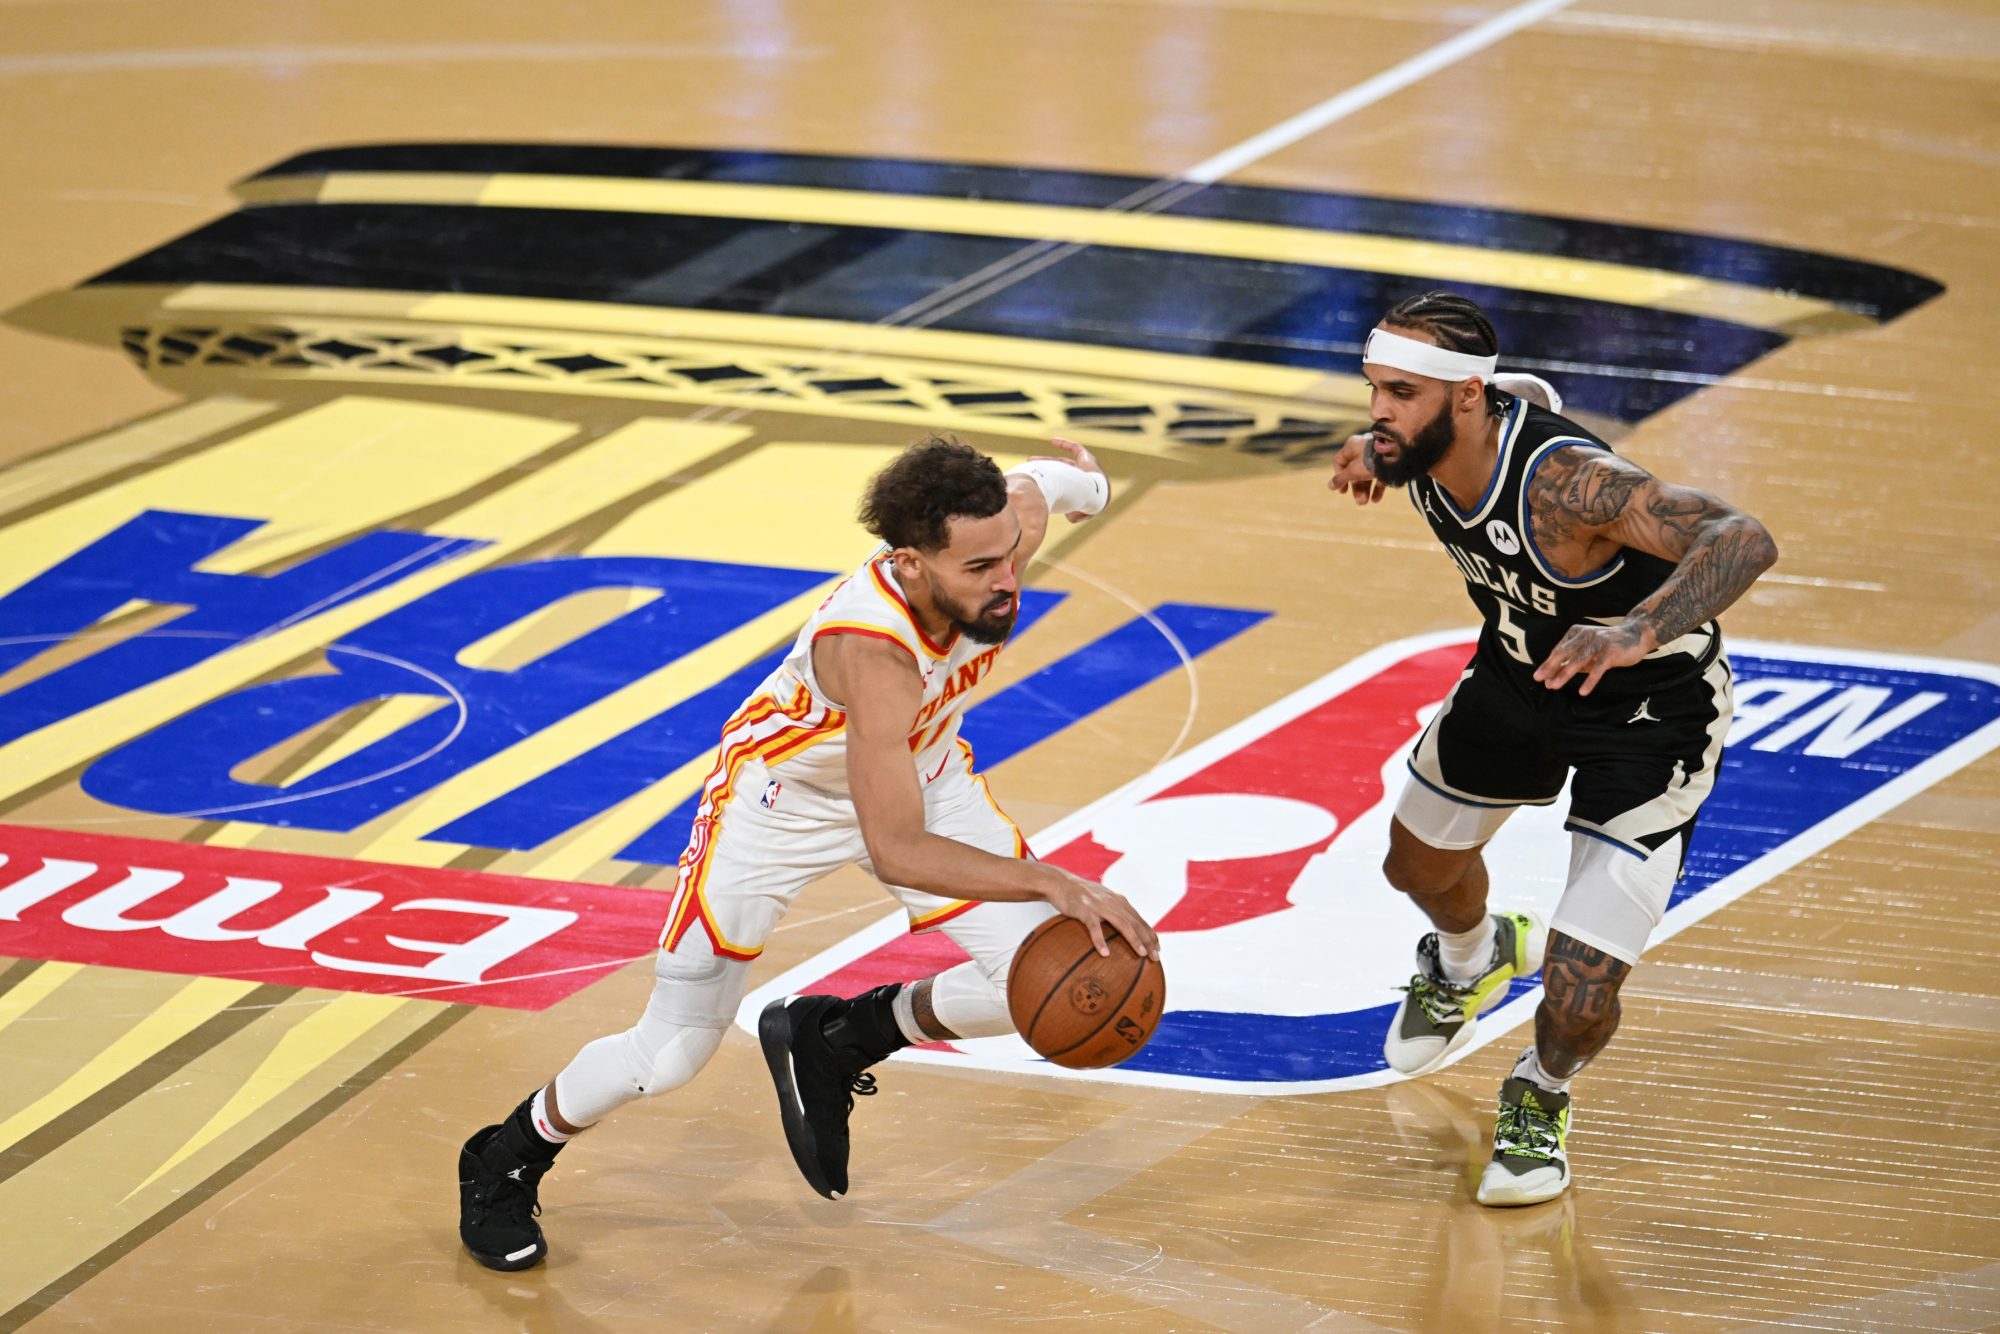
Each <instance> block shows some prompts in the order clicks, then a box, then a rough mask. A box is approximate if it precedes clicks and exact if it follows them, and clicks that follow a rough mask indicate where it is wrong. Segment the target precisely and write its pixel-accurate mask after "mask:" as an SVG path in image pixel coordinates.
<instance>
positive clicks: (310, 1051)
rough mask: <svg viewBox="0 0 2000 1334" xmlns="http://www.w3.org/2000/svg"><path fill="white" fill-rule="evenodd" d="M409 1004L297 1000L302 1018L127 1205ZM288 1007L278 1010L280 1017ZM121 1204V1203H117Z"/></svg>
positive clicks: (374, 999)
mask: <svg viewBox="0 0 2000 1334" xmlns="http://www.w3.org/2000/svg"><path fill="white" fill-rule="evenodd" d="M408 1003H409V1002H408V1001H407V1000H406V999H405V998H404V997H401V996H369V995H361V994H358V993H350V994H346V995H341V996H336V997H335V998H334V999H333V1000H331V1001H328V1002H326V1003H324V1004H321V1003H319V1002H318V1001H312V1000H307V1001H300V1002H295V1005H296V1004H303V1005H306V1006H309V1007H310V1008H309V1009H308V1010H307V1013H306V1016H305V1017H304V1018H303V1019H301V1020H299V1022H298V1023H297V1024H295V1025H293V1027H292V1029H291V1031H290V1032H288V1033H286V1034H285V1035H284V1036H283V1037H282V1038H279V1039H278V1043H277V1045H276V1046H275V1047H273V1048H272V1049H271V1052H270V1054H269V1055H268V1056H266V1057H265V1058H264V1060H263V1062H262V1064H260V1065H259V1066H258V1067H257V1069H256V1070H255V1071H254V1072H252V1073H251V1074H250V1075H248V1076H246V1077H245V1078H244V1080H243V1082H242V1083H241V1084H239V1085H238V1086H237V1088H236V1091H235V1092H234V1093H233V1094H231V1095H230V1097H229V1100H228V1101H227V1102H225V1103H224V1104H223V1105H222V1106H221V1107H218V1108H217V1109H216V1111H215V1114H214V1115H213V1116H211V1117H209V1118H208V1121H207V1123H206V1124H205V1125H203V1126H202V1127H201V1129H199V1130H197V1131H196V1132H195V1133H194V1134H193V1135H191V1136H189V1137H188V1140H187V1142H186V1143H184V1144H182V1145H181V1146H180V1147H179V1148H178V1149H176V1150H174V1152H173V1153H172V1155H170V1156H169V1157H168V1158H167V1160H166V1161H165V1162H163V1163H161V1164H160V1165H159V1166H158V1167H156V1168H154V1169H153V1171H152V1174H151V1175H150V1176H148V1177H147V1178H146V1179H145V1180H144V1181H141V1182H140V1183H139V1184H138V1185H136V1186H134V1187H132V1189H131V1190H129V1191H127V1192H126V1193H125V1199H127V1200H129V1199H131V1198H132V1197H133V1196H134V1195H137V1194H138V1193H139V1192H140V1191H142V1190H144V1189H145V1188H146V1187H148V1186H150V1185H152V1184H153V1183H154V1182H155V1181H158V1180H159V1179H160V1178H161V1177H163V1176H165V1175H166V1174H167V1173H169V1172H171V1171H173V1170H174V1169H175V1168H176V1167H179V1166H180V1165H181V1164H182V1163H184V1162H186V1161H187V1160H188V1159H189V1158H192V1157H193V1156H194V1155H195V1154H197V1153H199V1152H201V1150H203V1149H205V1148H207V1147H208V1146H209V1145H210V1144H213V1143H214V1142H215V1141H216V1140H218V1139H220V1138H221V1137H222V1136H224V1135H226V1134H228V1133H229V1132H230V1131H231V1130H234V1129H235V1128H236V1127H237V1126H239V1125H241V1124H242V1123H243V1122H244V1121H245V1120H247V1119H249V1117H251V1116H252V1115H253V1114H255V1113H256V1112H257V1110H258V1109H259V1108H262V1107H263V1106H265V1105H266V1104H267V1103H269V1102H270V1101H271V1100H272V1099H273V1098H276V1097H278V1096H279V1095H280V1094H282V1093H284V1092H285V1091H286V1090H288V1089H290V1088H291V1087H292V1086H293V1085H294V1084H296V1083H298V1082H299V1081H300V1080H301V1079H304V1078H306V1077H307V1076H309V1075H311V1074H312V1073H313V1072H314V1071H315V1070H317V1069H319V1068H320V1066H322V1065H324V1064H325V1063H326V1062H327V1061H329V1060H331V1059H333V1057H334V1055H335V1054H336V1053H337V1052H339V1051H341V1050H342V1049H343V1048H345V1047H348V1046H350V1045H352V1044H353V1043H354V1042H356V1041H357V1040H359V1039H360V1038H361V1036H362V1035H363V1034H365V1033H367V1032H368V1031H369V1030H371V1029H373V1028H374V1027H375V1026H376V1025H378V1024H380V1023H381V1022H382V1021H383V1020H384V1019H387V1018H388V1017H389V1016H390V1015H392V1014H394V1013H395V1012H396V1011H397V1010H399V1009H401V1008H402V1007H403V1006H404V1005H406V1004H408ZM288 1008H293V1007H291V1006H281V1007H280V1008H279V1009H278V1010H277V1011H276V1014H278V1015H283V1014H284V1013H285V1010H286V1009H288ZM120 1202H121V1203H123V1201H120Z"/></svg>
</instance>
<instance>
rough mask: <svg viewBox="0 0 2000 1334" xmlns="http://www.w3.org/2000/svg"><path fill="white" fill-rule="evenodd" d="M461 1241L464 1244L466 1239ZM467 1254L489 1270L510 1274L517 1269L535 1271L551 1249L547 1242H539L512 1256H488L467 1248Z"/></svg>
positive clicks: (482, 1252)
mask: <svg viewBox="0 0 2000 1334" xmlns="http://www.w3.org/2000/svg"><path fill="white" fill-rule="evenodd" d="M459 1240H460V1241H461V1242H463V1241H464V1240H465V1239H464V1238H463V1237H461V1238H459ZM465 1253H466V1254H467V1255H469V1256H471V1257H472V1258H473V1259H475V1260H477V1261H479V1263H481V1264H483V1265H485V1266H486V1267H487V1268H488V1269H497V1270H499V1271H500V1272H502V1273H503V1274H510V1273H512V1272H514V1271H515V1270H517V1269H533V1268H534V1267H535V1266H536V1265H538V1264H540V1263H541V1262H542V1257H544V1256H546V1255H547V1254H548V1253H549V1247H548V1243H547V1242H541V1241H538V1242H536V1243H535V1244H534V1245H532V1246H527V1247H523V1248H522V1249H521V1250H518V1251H515V1252H514V1253H513V1254H511V1255H488V1254H486V1253H485V1252H484V1251H475V1250H473V1249H472V1247H470V1246H467V1247H466V1248H465Z"/></svg>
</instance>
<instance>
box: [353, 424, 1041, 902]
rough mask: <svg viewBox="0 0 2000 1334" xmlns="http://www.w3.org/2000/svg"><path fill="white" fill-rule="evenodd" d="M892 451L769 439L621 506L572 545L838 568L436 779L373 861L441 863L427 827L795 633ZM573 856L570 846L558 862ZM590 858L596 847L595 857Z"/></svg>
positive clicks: (861, 542) (845, 564)
mask: <svg viewBox="0 0 2000 1334" xmlns="http://www.w3.org/2000/svg"><path fill="white" fill-rule="evenodd" d="M653 429H655V430H671V429H672V424H671V423H664V422H661V423H654V424H653ZM694 429H700V428H694ZM896 453H897V450H896V449H895V448H893V447H889V446H874V445H809V444H791V443H774V444H767V445H764V446H763V447H762V448H759V449H757V450H756V451H754V452H753V453H750V454H748V455H746V456H744V457H743V458H739V459H734V460H731V461H730V462H729V463H728V464H726V465H724V466H722V467H720V468H717V469H716V470H715V471H714V472H713V473H711V474H709V475H708V476H706V477H703V478H701V479H699V480H698V481H696V482H693V483H691V484H689V485H687V486H684V487H680V488H678V489H676V490H674V491H672V492H669V493H668V494H667V495H664V496H661V497H659V498H658V499H656V500H653V501H651V502H649V503H647V504H646V505H644V506H641V507H640V508H639V509H637V510H634V511H633V512H632V513H631V514H629V515H627V516H625V518H623V519H622V520H620V521H619V522H618V523H617V524H616V525H615V526H613V527H612V528H610V529H608V530H607V531H606V532H605V533H603V534H602V535H601V536H600V537H598V538H597V540H595V541H594V542H592V543H591V544H590V545H589V546H588V547H587V548H585V549H584V550H583V551H582V552H580V553H578V554H582V555H590V556H664V557H678V558H682V559H692V560H706V561H733V562H739V563H743V564H755V565H766V566H781V567H788V568H792V569H804V570H813V569H818V570H826V571H828V572H829V573H833V572H838V573H837V574H835V576H834V578H829V579H828V580H827V581H826V582H825V583H823V584H819V585H816V586H814V587H812V588H809V589H807V590H806V591H805V592H803V593H800V594H798V595H796V596H794V597H792V598H789V599H787V600H786V601H785V602H784V603H783V604H781V605H779V606H777V607H774V608H772V609H771V610H769V611H767V612H765V613H763V614H762V615H760V616H757V617H755V618H753V619H752V620H750V621H749V622H748V623H746V624H744V625H740V626H738V627H737V628H736V629H734V630H732V631H730V632H729V633H728V634H726V635H723V636H722V637H721V638H719V639H715V640H712V641H710V642H709V643H706V644H703V645H702V646H701V647H700V648H698V649H696V650H695V651H694V652H692V653H689V654H687V655H686V656H685V657H682V658H680V659H677V660H676V661H674V662H670V663H665V664H662V665H661V667H660V668H659V669H658V670H656V671H653V672H649V673H647V674H646V675H645V676H643V677H641V678H640V679H638V680H637V681H634V682H632V683H631V684H630V685H628V686H626V687H624V688H623V689H622V690H619V691H616V692H615V693H613V694H611V695H608V696H606V697H605V698H603V699H601V700H598V701H597V702H596V703H594V704H591V705H589V706H587V707H586V708H583V709H580V710H578V711H577V712H576V713H573V714H571V715H570V716H569V717H567V718H565V719H563V720H562V721H561V722H559V723H556V724H555V725H553V726H551V727H547V728H544V729H543V730H541V731H540V732H537V733H535V734H534V735H533V736H531V737H527V738H524V739H523V740H522V741H521V742H519V743H518V744H516V745H514V746H511V747H509V748H508V749H507V750H505V751H503V752H501V753H500V754H498V755H495V756H492V757H491V758H489V759H487V760H485V761H483V762H482V763H480V764H478V765H475V766H473V767H472V768H470V769H467V770H466V771H465V772H463V773H461V774H458V775H457V776H455V777H454V778H452V779H451V780H449V781H448V782H446V783H443V784H441V785H439V786H438V787H437V788H434V789H433V790H431V791H430V792H428V793H426V794H425V795H423V796H422V797H420V798H418V799H417V800H415V801H414V802H412V803H411V804H409V805H408V806H405V807H404V808H402V809H401V810H399V811H398V812H397V813H396V815H395V816H393V817H392V818H391V819H390V820H389V821H387V822H384V823H382V824H380V825H379V826H378V827H377V828H376V829H375V830H373V831H371V832H373V833H374V837H373V838H371V839H370V840H369V841H368V843H367V845H366V846H365V848H364V850H363V852H362V854H361V855H362V856H364V857H367V858H369V859H370V860H372V861H389V862H409V863H412V864H418V865H431V866H438V865H443V864H444V863H445V862H447V861H449V860H451V859H452V858H453V857H455V856H457V855H458V853H459V852H461V851H463V850H464V849H463V848H462V847H461V846H460V845H458V844H453V843H447V842H443V841H439V840H431V839H426V838H424V835H425V834H426V833H427V832H429V831H430V830H433V829H437V828H440V827H442V826H444V825H447V824H449V823H451V822H452V821H453V820H456V819H458V818H460V817H461V816H464V815H468V814H470V813H471V812H473V811H475V810H477V809H479V808H480V807H481V806H484V805H486V804H487V803H488V802H490V801H493V800H496V799H497V798H499V797H502V796H504V795H505V794H507V793H508V792H511V791H513V790H515V789H516V788H518V787H520V786H522V785H523V784H524V783H527V782H529V781H530V780H532V779H534V778H536V777H538V776H540V775H541V774H544V773H547V772H548V771H549V770H551V769H554V768H555V767H557V766H558V765H561V764H563V763H566V762H567V761H569V760H571V759H574V758H576V757H577V756H579V755H582V754H584V753H585V752H587V751H589V750H591V749H593V748H594V747H596V746H600V745H602V744H604V743H605V742H607V741H610V740H611V739H613V738H614V737H617V736H619V735H620V734H622V733H624V732H628V731H630V730H631V729H632V728H634V727H636V726H638V725H639V724H640V723H643V722H644V721H645V720H646V719H648V718H651V717H654V716H655V715H657V714H660V713H663V712H665V711H666V710H667V709H670V708H672V707H673V706H674V705H676V704H678V703H680V702H681V701H683V700H685V699H687V698H688V697H689V696H691V695H694V694H696V693H698V692H699V691H701V690H704V689H706V688H707V687H709V686H711V685H713V684H715V682H717V681H719V680H721V679H722V678H723V677H724V676H727V675H728V674H729V673H731V672H733V671H735V670H737V669H738V668H740V667H742V666H743V664H744V663H746V662H749V661H751V660H752V659H754V658H755V657H756V656H757V655H758V654H760V653H762V652H764V651H766V650H767V649H769V648H770V646H771V645H772V644H773V643H774V642H777V641H780V640H783V639H785V638H787V637H788V636H790V635H791V634H793V633H795V632H796V631H797V629H798V627H799V626H800V625H801V624H803V623H804V621H805V619H806V617H807V616H809V615H811V614H812V610H813V608H814V607H816V606H818V605H819V603H820V602H821V601H822V600H823V599H824V598H825V597H826V595H827V593H829V592H830V591H832V588H833V584H834V582H835V579H837V578H838V577H839V575H844V574H845V573H846V571H847V570H849V569H851V568H852V567H853V566H854V565H855V564H856V563H857V562H858V561H859V560H860V559H861V558H862V557H863V556H865V555H866V554H867V553H868V551H869V549H870V547H871V546H873V545H874V542H875V539H874V538H873V537H871V536H869V534H868V532H867V530H866V529H864V528H862V527H861V525H860V523H859V521H857V520H856V519H855V517H854V508H853V498H854V497H856V496H858V495H859V494H860V493H861V489H862V487H863V485H864V484H865V482H866V480H867V479H868V477H869V476H871V475H872V474H873V473H874V472H875V471H876V470H877V469H879V468H880V467H881V466H882V465H883V464H885V463H887V462H888V461H889V460H890V459H891V458H892V457H894V456H895V454H896ZM1002 466H1006V465H1005V464H1003V465H1002ZM667 809H672V808H671V807H668V808H667ZM662 813H663V814H664V812H662ZM620 846H622V844H621V845H620ZM576 855H578V853H577V851H576V850H573V849H566V850H565V851H564V853H563V860H564V862H565V864H569V863H571V862H573V861H574V860H575V857H576ZM595 860H597V857H596V856H595V855H593V856H592V857H591V858H590V861H595ZM583 864H584V865H588V864H589V862H584V863H583Z"/></svg>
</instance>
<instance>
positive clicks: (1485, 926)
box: [1438, 913, 1494, 982]
mask: <svg viewBox="0 0 2000 1334" xmlns="http://www.w3.org/2000/svg"><path fill="white" fill-rule="evenodd" d="M1493 931H1494V927H1493V914H1491V913H1488V914H1486V915H1485V916H1484V917H1481V918H1480V919H1479V925H1478V926H1475V927H1473V928H1472V930H1470V931H1460V932H1458V933H1456V934H1454V933H1452V932H1450V931H1440V932H1438V967H1440V968H1442V969H1443V970H1444V977H1445V981H1447V982H1470V981H1472V980H1473V979H1475V978H1477V977H1478V976H1479V975H1480V974H1481V973H1483V972H1485V971H1486V965H1487V964H1489V963H1491V962H1492V961H1493Z"/></svg>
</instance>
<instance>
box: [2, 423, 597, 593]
mask: <svg viewBox="0 0 2000 1334" xmlns="http://www.w3.org/2000/svg"><path fill="white" fill-rule="evenodd" d="M574 429H575V428H574V427H572V426H570V425H569V424H568V423H567V422H551V421H547V420H542V419H538V418H532V417H520V416H512V415H509V414H505V413H499V412H491V411H485V410H479V409H458V408H446V407H438V406H434V405H431V404H425V403H388V402H385V401H384V400H381V399H372V398H348V399H339V400H336V401H334V402H331V403H325V404H322V405H320V406H317V407H313V408H308V409H307V410H305V411H303V412H299V413H296V414H294V415H292V416H289V417H285V418H283V419H281V420H278V421H275V422H272V423H270V424H269V425H266V426H264V427H261V428H260V429H258V430H254V431H251V432H250V433H249V434H247V435H244V436H240V437H238V438H237V439H235V440H233V441H231V442H229V443H228V444H227V445H225V446H222V447H219V448H216V449H211V450H206V451H204V452H202V453H199V454H195V455H192V456H190V457H187V458H183V459H180V460H178V461H176V462H174V463H170V464H167V465H165V466H163V467H160V468H156V469H154V470H152V471H150V472H147V473H144V474H142V475H140V476H137V477H132V478H128V479H126V480H125V481H123V482H119V483H117V484H115V485H112V486H108V487H105V488H103V489H102V490H98V491H94V492H91V493H90V494H88V495H85V496H81V497H79V498H77V499H76V500H73V501H71V502H70V503H69V504H66V505H62V506H60V507H58V508H56V509H53V510H49V511H47V512H45V513H42V514H38V515H35V516H34V517H33V518H30V519H25V520H23V521H22V522H20V523H17V524H14V525H13V526H12V527H10V528H8V529H6V530H5V531H4V532H0V588H12V587H15V586H17V585H19V584H20V583H22V582H24V581H25V580H27V579H29V578H30V577H32V576H33V575H35V574H38V573H40V572H41V571H42V570H45V569H47V568H48V567H49V566H50V565H53V564H55V563H56V562H57V561H59V560H61V559H62V558H63V557H65V556H67V555H69V554H70V553H71V552H74V551H76V550H77V549H79V548H81V547H84V546H86V545H88V544H89V543H91V542H92V541H95V540H96V539H97V538H99V537H102V536H103V535H104V534H105V533H108V532H110V531H111V530H112V529H114V528H116V527H118V526H119V525H120V524H122V523H126V522H128V521H130V520H131V519H133V518H136V517H137V516H138V515H139V514H140V513H141V512H142V511H145V510H149V509H152V510H183V511H190V512H193V513H196V514H226V515H232V516H235V517H239V518H246V519H259V520H264V521H265V523H264V526H263V527H262V528H260V529H258V530H256V531H254V532H252V533H250V534H249V535H248V536H246V537H244V538H243V539H242V540H240V541H238V542H235V543H232V544H231V545H230V546H229V547H227V548H225V549H224V550H222V551H219V552H217V553H216V554H215V555H214V556H212V557H210V558H209V559H208V560H205V561H203V562H202V564H201V568H202V569H203V570H206V571H210V572H214V573H218V574H237V573H242V572H244V571H247V570H251V569H254V568H256V567H257V566H259V565H263V564H266V563H268V562H272V561H278V560H283V559H285V558H286V557H289V556H295V555H298V554H300V553H302V552H306V551H310V550H312V549H313V548H315V547H318V546H321V545H323V544H325V543H327V542H330V541H333V540H335V539H338V538H342V537H346V536H348V535H350V534H354V533H361V532H366V531H367V530H368V529H369V528H371V527H374V526H376V525H378V524H380V523H383V522H384V521H386V520H388V519H391V518H393V517H395V516H396V515H398V514H401V513H404V512H405V511H407V510H410V509H415V508H417V507H420V506H424V505H429V504H433V503H435V502H437V501H440V500H446V499H449V498H450V497H452V496H454V495H457V494H459V493H460V492H462V491H464V490H465V489H467V488H468V487H472V486H476V485H478V484H479V483H480V482H483V481H485V480H487V479H488V478H491V477H493V476H495V475H497V474H499V473H502V472H505V471H506V470H507V469H509V468H512V467H514V466H515V465H517V464H519V463H521V462H522V461H524V460H526V459H528V458H530V457H532V456H533V455H535V454H537V453H539V452H540V451H542V450H544V449H546V448H548V447H549V446H550V445H552V444H554V443H556V442H557V441H558V440H561V439H562V438H563V437H564V436H566V435H568V434H570V433H571V432H572V431H573V430H574ZM385 477H393V478H395V479H396V484H395V485H394V486H385V485H383V479H384V478H385ZM77 480H79V481H82V480H86V479H85V478H82V477H79V478H78V479H77Z"/></svg>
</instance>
